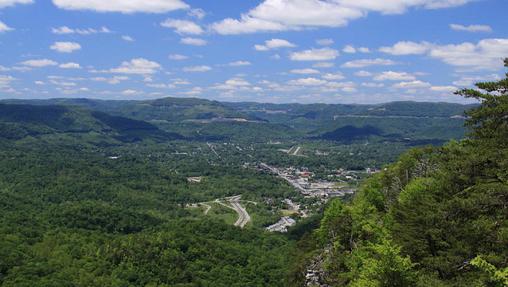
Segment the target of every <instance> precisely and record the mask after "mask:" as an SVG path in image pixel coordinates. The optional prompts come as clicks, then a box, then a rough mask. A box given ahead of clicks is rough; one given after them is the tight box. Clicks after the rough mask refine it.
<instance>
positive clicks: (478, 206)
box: [0, 62, 508, 287]
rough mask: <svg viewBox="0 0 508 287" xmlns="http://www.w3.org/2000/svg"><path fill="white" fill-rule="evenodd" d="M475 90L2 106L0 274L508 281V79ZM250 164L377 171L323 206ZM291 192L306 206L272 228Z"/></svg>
mask: <svg viewBox="0 0 508 287" xmlns="http://www.w3.org/2000/svg"><path fill="white" fill-rule="evenodd" d="M507 65H508V62H507ZM477 88H478V89H466V90H461V91H459V92H458V94H460V95H463V96H466V97H470V98H474V99H477V100H478V101H479V102H480V103H481V104H480V105H470V106H462V105H454V104H453V105H452V104H440V103H434V104H428V103H412V102H397V103H389V104H383V105H373V106H361V105H271V104H255V103H234V104H233V103H220V102H210V101H206V100H195V99H171V98H167V99H161V100H156V101H144V102H135V101H120V102H116V101H94V100H82V99H74V100H65V99H56V100H44V101H36V102H30V101H4V102H2V103H0V111H1V113H0V247H1V248H0V285H1V286H55V287H56V286H182V287H183V286H303V285H305V284H307V283H309V282H308V277H309V276H308V275H309V270H311V269H312V268H317V269H319V270H318V272H316V273H319V274H320V275H319V280H318V281H317V283H318V284H321V285H322V286H362V287H363V286H386V287H388V286H496V287H497V286H506V285H507V284H508V283H507V280H508V279H507V277H508V275H507V272H508V269H507V266H508V262H507V258H508V249H507V248H506V246H508V225H507V220H506V217H507V215H508V210H507V203H508V173H507V170H508V146H507V141H506V139H507V138H508V126H507V125H508V121H507V114H508V94H507V90H508V80H507V79H503V80H500V81H497V82H489V83H480V84H478V85H477ZM464 110H467V112H466V114H465V115H464ZM463 123H465V124H466V126H467V129H468V135H467V138H466V139H464V140H462V137H463V135H464V129H462V127H461V126H462V124H463ZM450 139H452V141H450V142H448V143H446V144H445V145H444V146H440V144H441V143H443V142H445V141H448V140H450ZM427 144H434V146H431V145H428V146H425V147H419V148H416V149H411V148H412V147H414V146H422V145H427ZM408 149H410V150H409V151H407V152H405V153H403V152H404V151H406V150H408ZM401 153H403V154H402V156H400V158H399V160H398V161H396V162H395V163H392V164H390V165H388V166H385V165H386V164H387V163H390V162H392V161H393V159H394V158H395V157H398V156H399V155H400V154H401ZM261 162H263V163H267V164H270V165H273V166H281V167H290V166H296V167H298V168H302V169H303V170H306V169H310V170H312V171H313V174H314V175H313V176H314V177H315V178H317V179H318V180H326V179H328V178H329V177H330V173H335V172H338V171H340V170H348V169H350V170H351V172H353V173H358V172H364V170H366V169H368V170H371V168H372V170H376V169H381V172H379V173H376V174H374V175H372V176H371V177H370V178H368V179H367V180H365V182H364V183H363V184H362V185H361V187H360V189H359V191H358V192H357V193H356V194H355V195H354V196H353V197H352V199H351V198H350V197H346V198H343V199H335V200H331V201H329V202H328V204H327V205H326V208H324V209H323V208H322V205H320V202H321V201H320V200H319V199H315V198H314V199H309V198H305V197H304V196H302V194H300V193H299V192H298V191H297V190H295V188H293V187H292V186H291V185H289V184H288V183H287V182H286V181H283V180H281V179H279V178H277V177H276V176H275V175H273V174H267V173H265V172H261V171H260V170H259V169H258V168H257V165H258V164H259V163H261ZM190 178H195V179H196V178H197V179H196V180H197V181H198V182H199V183H195V182H194V183H193V182H192V181H190V180H189V179H190ZM361 179H362V178H360V179H359V180H361ZM353 187H354V188H356V186H351V188H353ZM232 196H241V197H242V199H243V200H244V204H250V205H248V206H247V205H246V206H247V209H248V211H249V212H250V213H251V216H252V219H253V220H252V222H250V223H249V224H248V225H247V226H246V228H244V229H240V228H238V227H235V226H233V223H234V222H235V220H236V218H235V215H234V213H233V214H232V212H231V211H230V210H227V208H222V209H221V208H220V202H219V203H217V200H218V199H221V198H228V197H232ZM287 199H291V200H294V201H297V202H299V203H300V204H305V205H308V206H313V207H314V209H312V211H313V213H312V214H311V216H309V217H307V218H299V220H300V221H299V223H298V224H297V225H296V226H294V227H292V228H289V232H287V233H286V234H278V233H270V232H268V231H266V229H265V228H266V227H267V226H269V225H271V224H273V223H274V222H277V220H279V218H280V216H282V215H283V214H284V212H288V210H286V208H287V206H286V205H285V203H283V202H284V201H285V200H287ZM201 203H205V204H210V205H214V209H213V211H211V212H210V214H209V215H206V212H208V211H209V210H207V211H206V212H205V214H203V212H201V209H193V208H191V207H199V208H201V207H203V206H206V205H203V206H200V205H199V204H201ZM281 210H282V211H281ZM316 266H318V267H316ZM311 271H312V270H311ZM311 277H312V276H311Z"/></svg>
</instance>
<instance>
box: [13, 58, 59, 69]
mask: <svg viewBox="0 0 508 287" xmlns="http://www.w3.org/2000/svg"><path fill="white" fill-rule="evenodd" d="M21 65H23V66H27V67H32V68H43V67H49V66H56V65H58V63H57V62H55V61H53V60H49V59H34V60H27V61H24V62H21Z"/></svg>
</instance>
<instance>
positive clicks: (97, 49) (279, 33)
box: [0, 0, 508, 103]
mask: <svg viewBox="0 0 508 287" xmlns="http://www.w3.org/2000/svg"><path fill="white" fill-rule="evenodd" d="M211 2H213V3H211ZM507 10H508V2H506V1H505V0H390V1H378V0H253V1H236V0H217V1H198V0H150V1H144V0H110V1H102V0H87V1H83V0H52V1H42V0H0V47H1V48H0V55H1V58H0V98H54V97H92V98H101V99H150V98H159V97H166V96H176V97H202V98H208V99H215V100H222V101H258V102H300V103H310V102H325V103H379V102H388V101H398V100H414V101H447V102H464V101H465V100H464V99H462V98H460V97H458V96H455V95H454V94H453V92H454V91H455V90H457V89H459V88H463V87H470V86H471V85H473V84H474V83H475V82H476V81H485V80H495V79H498V78H500V77H501V76H502V75H503V73H504V69H503V65H502V59H503V58H505V57H508V28H507V27H508V19H506V17H505V15H503V14H504V11H507ZM41 15H44V16H41ZM471 15H474V17H472V16H471Z"/></svg>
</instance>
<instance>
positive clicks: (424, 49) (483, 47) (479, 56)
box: [379, 38, 508, 70]
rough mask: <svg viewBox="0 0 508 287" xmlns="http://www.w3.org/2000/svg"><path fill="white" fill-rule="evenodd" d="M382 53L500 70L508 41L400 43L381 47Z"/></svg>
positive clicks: (467, 66)
mask: <svg viewBox="0 0 508 287" xmlns="http://www.w3.org/2000/svg"><path fill="white" fill-rule="evenodd" d="M379 50H380V51H381V52H385V53H388V54H392V55H421V54H425V55H428V56H430V57H432V58H436V59H439V60H441V61H443V62H445V63H447V64H449V65H452V66H456V67H464V68H471V69H475V70H481V69H486V70H488V69H498V68H501V67H502V65H503V63H502V59H503V58H505V57H506V55H508V39H507V38H498V39H483V40H480V41H479V42H478V43H470V42H464V43H460V44H449V45H438V44H432V43H428V42H420V43H416V42H404V41H403V42H398V43H396V44H394V45H393V46H391V47H381V48H380V49H379Z"/></svg>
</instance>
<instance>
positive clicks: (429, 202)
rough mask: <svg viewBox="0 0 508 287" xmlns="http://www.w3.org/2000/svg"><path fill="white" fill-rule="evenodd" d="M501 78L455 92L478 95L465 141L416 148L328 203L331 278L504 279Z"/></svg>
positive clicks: (345, 281) (467, 282) (506, 222)
mask: <svg viewBox="0 0 508 287" xmlns="http://www.w3.org/2000/svg"><path fill="white" fill-rule="evenodd" d="M506 64H507V67H508V60H507V61H506ZM507 77H508V75H507ZM507 83H508V80H507V79H503V80H501V81H498V82H489V83H480V84H477V87H478V88H479V90H473V89H469V90H462V91H459V92H458V93H459V94H461V95H464V96H467V97H472V98H476V99H479V100H480V101H481V105H480V106H478V107H476V108H474V109H472V110H471V111H469V112H468V115H469V118H468V120H467V125H468V126H469V127H470V129H471V133H470V138H469V139H467V140H464V141H462V142H454V141H452V142H450V143H449V144H447V145H445V146H444V147H440V148H424V149H417V150H412V151H410V152H408V153H406V154H404V155H403V156H401V158H400V159H399V161H398V162H397V163H395V164H393V165H391V166H389V167H387V168H386V169H385V170H384V171H383V172H382V173H380V174H378V175H376V176H374V177H372V178H371V179H369V180H367V182H366V183H364V185H363V187H362V188H361V190H360V191H359V192H358V193H357V195H356V196H355V198H354V199H353V201H352V202H351V203H350V204H342V203H332V204H330V205H329V206H328V208H327V209H326V210H325V213H324V217H323V220H322V221H321V226H320V228H319V230H318V232H317V234H318V235H319V238H320V240H321V242H322V244H332V245H331V246H332V249H331V252H330V256H329V257H328V264H327V269H328V273H329V274H331V275H330V276H329V278H328V280H329V281H330V283H331V284H332V285H333V286H507V284H508V281H507V279H506V278H507V277H506V270H507V269H506V268H507V266H508V261H507V258H508V249H506V246H508V236H507V235H508V218H507V216H508V213H507V206H506V203H507V202H508V176H507V168H508V161H507V159H508V146H507V144H506V139H507V138H508V122H507V119H508V118H507V115H508V100H507V99H508V89H507Z"/></svg>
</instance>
